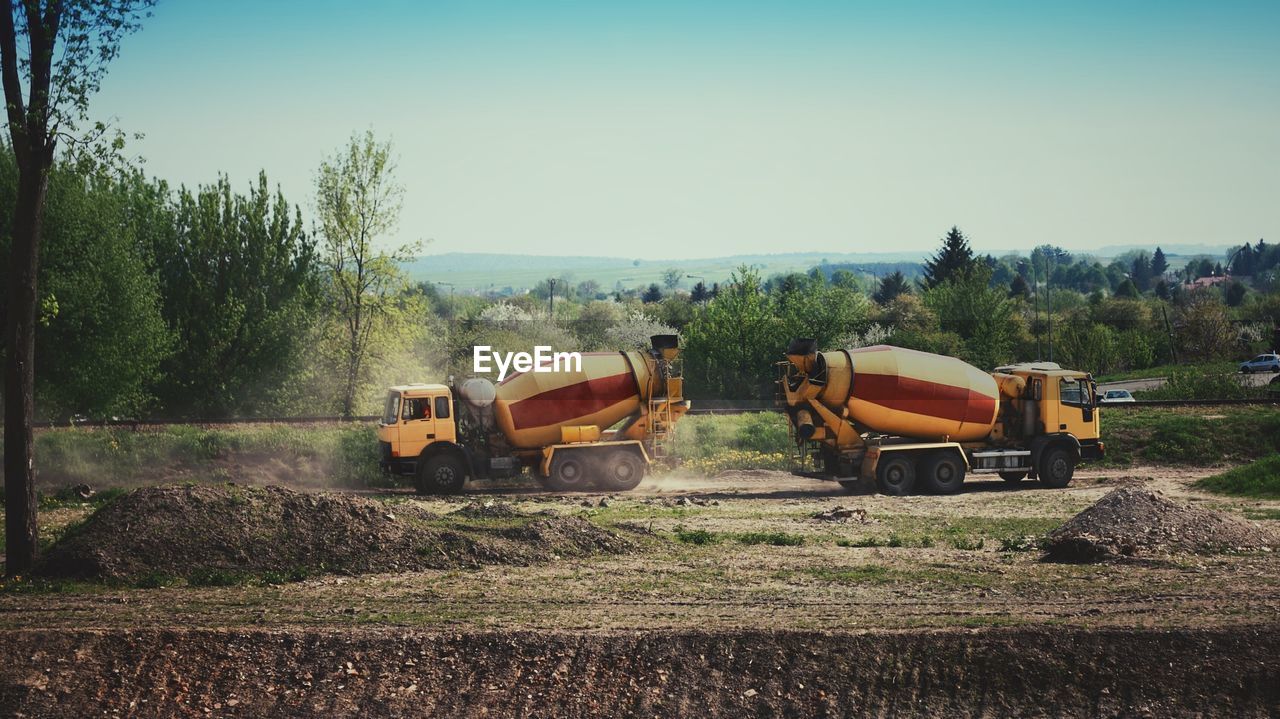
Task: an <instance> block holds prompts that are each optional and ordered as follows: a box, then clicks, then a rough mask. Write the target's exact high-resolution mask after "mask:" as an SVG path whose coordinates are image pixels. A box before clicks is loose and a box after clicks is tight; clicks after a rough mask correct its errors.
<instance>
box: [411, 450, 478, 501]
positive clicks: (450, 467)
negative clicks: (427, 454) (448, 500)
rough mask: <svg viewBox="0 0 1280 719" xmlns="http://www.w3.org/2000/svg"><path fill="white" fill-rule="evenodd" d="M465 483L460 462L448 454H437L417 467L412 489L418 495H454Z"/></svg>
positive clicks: (465, 473) (465, 471)
mask: <svg viewBox="0 0 1280 719" xmlns="http://www.w3.org/2000/svg"><path fill="white" fill-rule="evenodd" d="M466 482H467V470H466V468H465V467H463V466H462V460H460V459H458V458H457V457H454V456H453V455H450V454H437V455H435V456H434V457H431V458H429V459H428V460H427V461H425V462H423V463H422V464H420V465H418V476H417V477H416V478H415V479H414V488H415V489H417V490H418V494H454V493H456V492H459V491H461V490H462V485H463V484H466Z"/></svg>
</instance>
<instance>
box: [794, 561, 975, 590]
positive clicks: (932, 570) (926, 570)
mask: <svg viewBox="0 0 1280 719" xmlns="http://www.w3.org/2000/svg"><path fill="white" fill-rule="evenodd" d="M794 573H795V574H803V575H805V576H808V577H812V578H814V579H817V580H819V581H823V582H829V583H831V584H848V585H856V584H943V585H946V586H949V587H957V588H959V587H989V586H991V584H992V577H990V576H988V575H986V574H981V573H978V572H967V571H963V570H957V569H951V568H949V567H943V566H937V565H929V566H925V567H920V568H919V569H898V568H893V567H886V566H884V565H880V564H862V565H858V566H854V567H806V568H804V569H800V570H796V571H795V572H794Z"/></svg>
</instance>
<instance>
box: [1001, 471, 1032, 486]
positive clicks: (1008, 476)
mask: <svg viewBox="0 0 1280 719" xmlns="http://www.w3.org/2000/svg"><path fill="white" fill-rule="evenodd" d="M1026 476H1027V473H1026V472H1001V473H1000V479H1003V480H1004V481H1006V482H1008V483H1009V484H1017V483H1018V482H1021V481H1022V480H1023V479H1025V478H1026Z"/></svg>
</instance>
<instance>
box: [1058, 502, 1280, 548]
mask: <svg viewBox="0 0 1280 719" xmlns="http://www.w3.org/2000/svg"><path fill="white" fill-rule="evenodd" d="M1277 543H1278V540H1277V537H1276V536H1275V535H1274V534H1272V533H1271V532H1270V531H1268V530H1266V529H1264V528H1262V527H1260V526H1258V525H1256V524H1254V523H1252V522H1249V521H1246V520H1243V519H1239V518H1236V517H1233V516H1230V515H1227V514H1223V513H1221V512H1215V511H1211V510H1207V509H1200V508H1199V507H1190V506H1186V505H1182V504H1178V503H1177V502H1173V501H1171V500H1169V499H1168V498H1167V497H1165V496H1164V495H1162V494H1160V493H1159V492H1153V491H1151V490H1148V489H1142V488H1141V487H1121V488H1119V489H1116V490H1114V491H1112V492H1110V493H1109V494H1107V495H1106V496H1105V497H1103V498H1102V499H1100V500H1098V501H1097V502H1096V503H1095V504H1094V505H1093V506H1092V507H1089V508H1088V509H1086V510H1084V511H1083V512H1081V513H1079V514H1077V515H1076V516H1074V517H1072V518H1071V519H1070V520H1068V521H1067V523H1066V524H1064V525H1062V526H1061V527H1058V528H1057V529H1055V530H1053V531H1052V532H1050V533H1049V536H1048V554H1046V556H1045V559H1047V560H1049V561H1058V562H1099V561H1105V560H1108V559H1115V558H1119V557H1134V556H1140V555H1152V554H1173V553H1198V554H1212V553H1216V552H1224V551H1249V550H1260V549H1268V548H1271V547H1274V546H1276V545H1277Z"/></svg>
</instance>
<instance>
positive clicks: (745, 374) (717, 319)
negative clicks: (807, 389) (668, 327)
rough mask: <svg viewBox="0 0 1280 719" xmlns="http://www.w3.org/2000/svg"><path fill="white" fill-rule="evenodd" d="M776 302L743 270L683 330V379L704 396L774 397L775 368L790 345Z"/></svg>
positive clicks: (754, 276) (752, 274)
mask: <svg viewBox="0 0 1280 719" xmlns="http://www.w3.org/2000/svg"><path fill="white" fill-rule="evenodd" d="M782 329H783V328H782V324H781V323H780V322H779V320H778V318H777V316H776V313H775V307H774V304H773V302H772V301H771V300H770V297H769V295H768V294H766V293H765V291H764V287H763V285H762V283H761V281H760V275H759V274H758V273H757V272H756V271H755V270H753V269H751V268H749V267H745V266H743V267H739V268H738V269H737V271H735V272H734V274H733V276H732V277H731V278H730V280H729V283H728V284H727V285H725V286H723V287H721V288H720V292H719V294H718V295H717V296H716V297H715V299H713V300H711V301H710V302H708V303H707V304H706V306H705V307H703V308H702V310H701V311H700V312H699V313H698V315H697V317H696V318H695V319H694V321H693V322H691V323H690V324H689V326H688V328H687V329H686V331H685V338H686V342H685V374H686V376H687V377H689V385H688V386H689V387H690V388H691V391H692V392H694V393H696V394H697V395H698V396H701V397H714V398H717V399H732V400H759V399H762V398H765V397H768V396H770V395H771V393H772V383H773V371H774V368H773V364H774V362H776V361H777V360H778V359H779V358H780V357H781V356H782V352H783V350H784V349H785V346H786V339H785V338H784V337H783V332H782Z"/></svg>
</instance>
